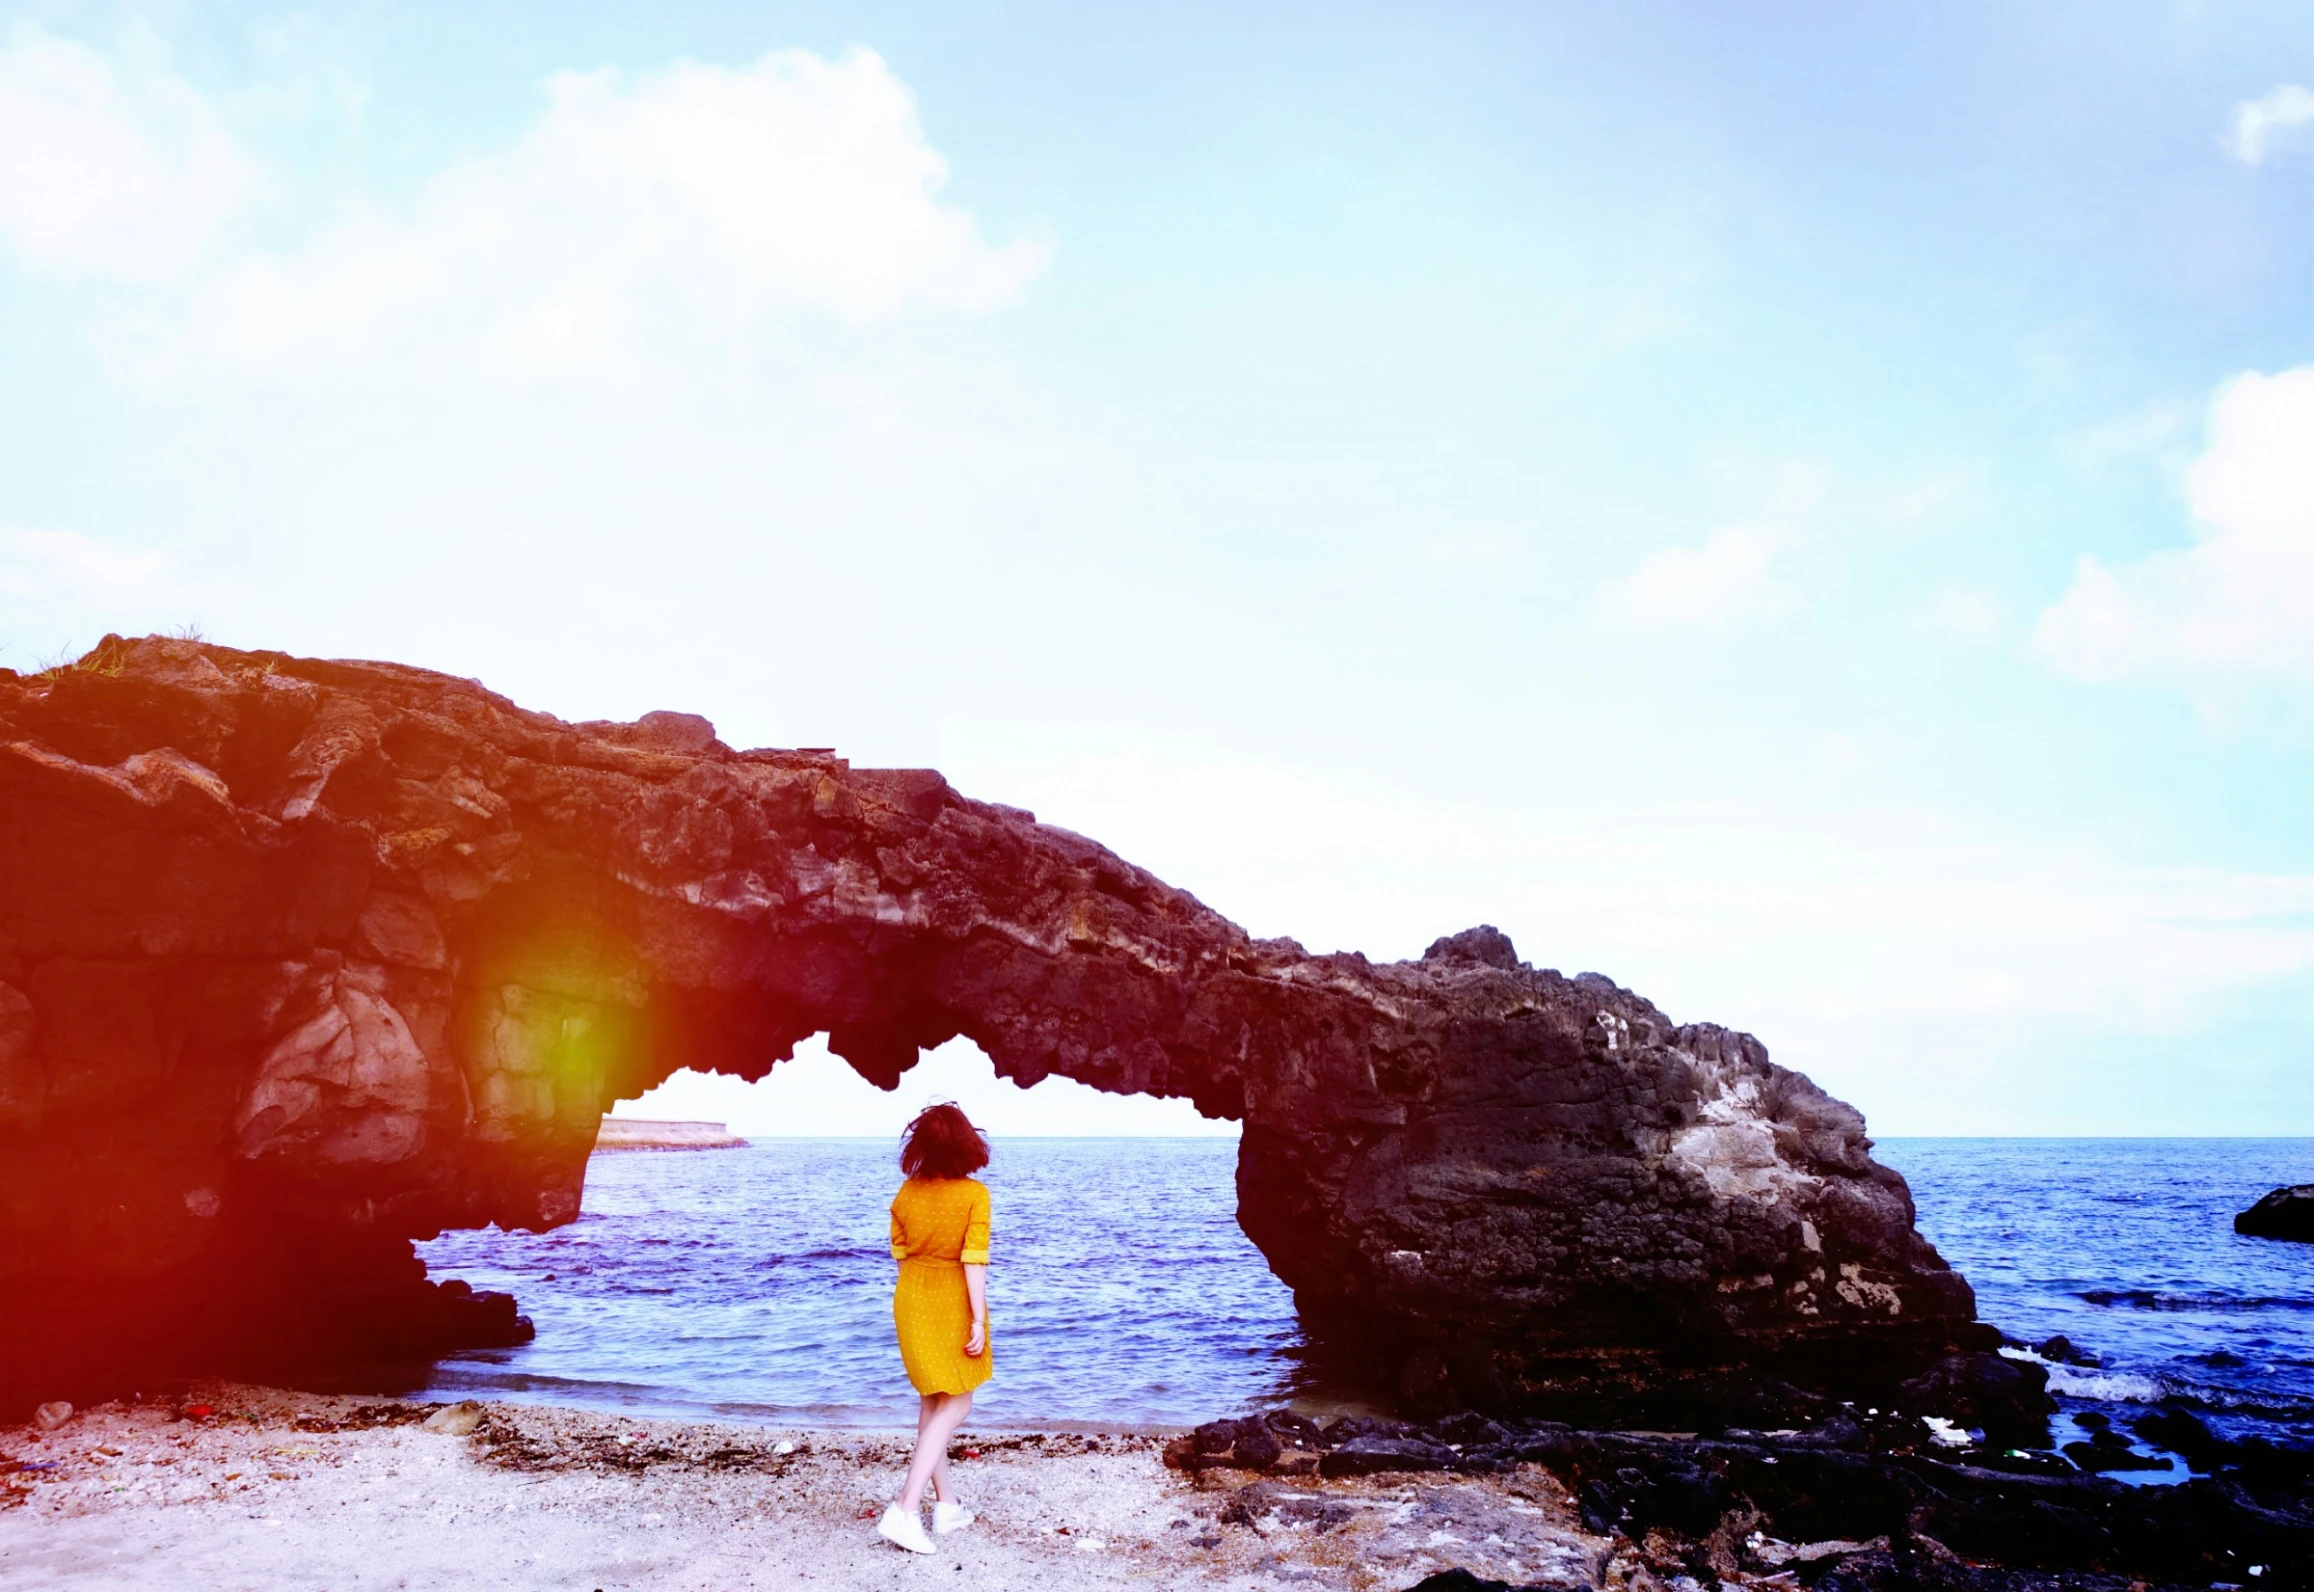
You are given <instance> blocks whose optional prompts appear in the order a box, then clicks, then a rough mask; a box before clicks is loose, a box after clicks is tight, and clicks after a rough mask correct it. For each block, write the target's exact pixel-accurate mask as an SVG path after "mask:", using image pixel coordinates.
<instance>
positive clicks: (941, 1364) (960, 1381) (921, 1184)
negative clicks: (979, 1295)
mask: <svg viewBox="0 0 2314 1592" xmlns="http://www.w3.org/2000/svg"><path fill="white" fill-rule="evenodd" d="M892 1258H893V1259H894V1260H896V1261H898V1262H899V1263H900V1281H899V1283H898V1285H897V1286H896V1287H894V1288H893V1290H892V1324H893V1325H894V1326H895V1327H897V1328H899V1331H900V1360H901V1363H902V1364H904V1365H906V1366H907V1368H908V1380H909V1381H910V1382H913V1383H914V1384H915V1385H916V1391H917V1392H919V1393H969V1392H971V1391H972V1390H973V1389H974V1388H976V1387H978V1386H980V1384H981V1383H983V1382H985V1381H987V1380H988V1373H989V1368H990V1366H991V1364H992V1363H993V1362H994V1360H995V1358H996V1352H995V1347H994V1345H993V1344H989V1343H983V1344H982V1345H981V1346H980V1353H978V1354H976V1355H968V1354H966V1353H965V1352H964V1336H965V1334H966V1333H968V1332H970V1331H971V1330H972V1299H971V1296H970V1295H968V1294H967V1293H966V1292H965V1291H964V1268H965V1267H966V1266H967V1265H974V1266H985V1265H987V1264H988V1185H987V1184H985V1183H983V1182H981V1181H980V1180H979V1179H978V1178H970V1177H942V1178H931V1177H912V1178H910V1179H908V1181H907V1182H905V1183H903V1184H901V1185H900V1192H899V1193H897V1194H895V1195H893V1196H892Z"/></svg>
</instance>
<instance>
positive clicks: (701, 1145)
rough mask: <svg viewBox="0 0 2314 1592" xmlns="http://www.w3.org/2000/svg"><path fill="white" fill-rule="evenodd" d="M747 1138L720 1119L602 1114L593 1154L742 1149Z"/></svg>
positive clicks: (745, 1145) (745, 1144)
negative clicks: (682, 1119) (661, 1119)
mask: <svg viewBox="0 0 2314 1592" xmlns="http://www.w3.org/2000/svg"><path fill="white" fill-rule="evenodd" d="M746 1147H747V1141H746V1140H745V1139H743V1138H741V1137H740V1136H739V1135H738V1134H736V1133H733V1132H732V1131H731V1130H730V1128H728V1127H726V1126H725V1125H724V1124H723V1123H720V1122H653V1121H650V1120H648V1119H646V1118H642V1117H605V1118H603V1125H602V1128H601V1130H600V1131H599V1132H597V1133H596V1134H595V1153H596V1154H598V1155H599V1154H601V1153H603V1152H604V1151H606V1150H741V1149H745V1148H746Z"/></svg>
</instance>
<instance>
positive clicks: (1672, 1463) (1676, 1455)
mask: <svg viewBox="0 0 2314 1592" xmlns="http://www.w3.org/2000/svg"><path fill="white" fill-rule="evenodd" d="M1932 1415H1934V1411H1932V1410H1927V1409H1923V1408H1920V1407H1918V1406H1915V1407H1913V1408H1910V1409H1906V1408H1901V1407H1899V1408H1867V1409H1863V1410H1841V1411H1839V1412H1837V1413H1835V1414H1832V1415H1830V1416H1828V1417H1827V1418H1826V1419H1824V1420H1822V1421H1821V1422H1819V1423H1817V1424H1816V1425H1814V1426H1812V1427H1810V1428H1807V1429H1804V1430H1799V1431H1776V1432H1758V1431H1746V1430H1741V1429H1726V1430H1721V1431H1717V1432H1713V1433H1710V1434H1703V1433H1662V1432H1632V1431H1582V1430H1576V1429H1573V1428H1570V1427H1567V1426H1564V1425H1559V1424H1556V1423H1550V1422H1540V1421H1521V1420H1516V1419H1513V1420H1508V1421H1504V1420H1498V1419H1493V1418H1489V1417H1486V1416H1481V1415H1477V1414H1467V1413H1466V1414H1464V1415H1460V1416H1456V1417H1453V1418H1450V1419H1447V1420H1444V1421H1434V1422H1430V1423H1424V1424H1416V1423H1408V1422H1401V1421H1387V1420H1379V1419H1374V1418H1370V1417H1343V1418H1341V1419H1338V1420H1336V1421H1333V1422H1329V1423H1326V1424H1324V1425H1318V1424H1315V1423H1312V1422H1310V1421H1308V1420H1306V1419H1305V1418H1303V1417H1301V1416H1298V1415H1294V1414H1292V1413H1290V1412H1282V1411H1281V1412H1276V1413H1271V1414H1267V1415H1254V1416H1247V1417H1242V1418H1239V1419H1235V1420H1227V1421H1216V1422H1212V1423H1209V1424H1207V1425H1205V1426H1202V1427H1199V1428H1198V1429H1197V1431H1196V1432H1194V1433H1192V1434H1191V1435H1190V1436H1188V1437H1186V1438H1181V1439H1176V1440H1175V1441H1174V1442H1173V1443H1171V1444H1169V1445H1168V1446H1167V1449H1166V1452H1165V1458H1166V1463H1167V1464H1169V1465H1172V1466H1175V1467H1176V1468H1181V1469H1189V1470H1194V1471H1196V1472H1198V1473H1199V1474H1200V1475H1201V1476H1203V1477H1211V1478H1216V1479H1218V1478H1219V1477H1221V1476H1222V1475H1225V1474H1233V1473H1234V1474H1242V1473H1244V1472H1245V1471H1247V1470H1260V1469H1267V1470H1270V1471H1273V1472H1275V1471H1286V1470H1294V1469H1299V1470H1302V1471H1304V1472H1305V1473H1306V1472H1307V1471H1308V1470H1313V1469H1314V1471H1315V1472H1316V1474H1318V1475H1319V1476H1323V1477H1336V1476H1362V1477H1372V1476H1380V1475H1385V1474H1463V1475H1508V1474H1513V1473H1517V1472H1519V1471H1520V1470H1521V1469H1522V1468H1524V1467H1534V1466H1540V1467H1542V1468H1543V1469H1544V1470H1547V1471H1548V1472H1549V1473H1550V1474H1551V1475H1552V1476H1553V1477H1555V1478H1556V1479H1557V1481H1558V1482H1559V1483H1560V1484H1561V1485H1562V1486H1563V1487H1564V1488H1565V1489H1566V1490H1567V1493H1568V1495H1569V1497H1570V1498H1571V1499H1572V1500H1573V1503H1574V1506H1575V1508H1576V1510H1577V1512H1578V1514H1579V1516H1580V1519H1581V1522H1582V1525H1583V1528H1584V1529H1585V1530H1586V1531H1588V1532H1590V1533H1591V1534H1593V1535H1594V1536H1596V1537H1598V1538H1599V1539H1601V1540H1602V1541H1610V1542H1612V1541H1626V1542H1630V1543H1633V1544H1637V1545H1638V1547H1639V1549H1640V1550H1641V1557H1642V1558H1643V1559H1644V1560H1645V1562H1646V1563H1647V1564H1648V1565H1649V1566H1650V1567H1651V1568H1652V1570H1653V1571H1654V1572H1655V1573H1656V1574H1657V1575H1659V1576H1661V1577H1664V1578H1676V1577H1678V1576H1683V1575H1684V1576H1689V1577H1692V1578H1694V1579H1695V1581H1696V1582H1697V1583H1698V1584H1700V1585H1702V1586H1710V1585H1712V1584H1714V1582H1715V1580H1716V1581H1720V1582H1725V1581H1729V1580H1734V1579H1741V1578H1744V1577H1750V1576H1774V1575H1778V1574H1784V1573H1789V1574H1790V1575H1791V1576H1792V1577H1793V1578H1794V1579H1795V1580H1796V1581H1797V1582H1798V1583H1799V1584H1801V1585H1805V1586H1809V1587H1829V1588H1833V1589H1835V1592H1847V1589H1851V1588H1864V1589H1877V1588H1883V1587H1899V1586H1903V1587H1935V1588H1945V1587H1949V1588H1956V1589H1957V1588H1984V1589H1988V1592H1990V1589H2002V1588H2016V1589H2024V1588H2054V1587H2059V1586H2065V1587H2089V1586H2097V1585H2106V1584H2110V1585H2111V1586H2113V1587H2115V1588H2117V1589H2118V1588H2121V1587H2126V1586H2130V1585H2132V1584H2135V1585H2145V1584H2148V1583H2166V1584H2175V1585H2181V1586H2182V1585H2191V1586H2209V1585H2212V1584H2215V1583H2226V1582H2231V1583H2234V1584H2239V1585H2251V1586H2263V1587H2272V1586H2291V1587H2302V1586H2308V1585H2314V1453H2309V1452H2304V1451H2297V1450H2290V1449H2282V1448H2277V1447H2274V1446H2272V1445H2269V1444H2265V1443H2258V1442H2252V1443H2231V1442H2225V1441H2222V1440H2220V1439H2217V1438H2215V1437H2213V1436H2212V1435H2211V1434H2210V1433H2209V1431H2208V1429H2207V1428H2206V1427H2205V1426H2203V1425H2202V1424H2201V1422H2199V1421H2198V1420H2196V1419H2195V1418H2194V1416H2193V1415H2192V1414H2191V1413H2190V1412H2187V1411H2183V1410H2177V1409H2164V1410H2156V1411H2153V1412H2150V1413H2149V1414H2147V1415H2146V1416H2144V1417H2143V1418H2141V1419H2140V1420H2139V1421H2138V1422H2137V1423H2136V1430H2137V1432H2138V1434H2139V1436H2140V1437H2141V1438H2143V1439H2144V1440H2146V1441H2148V1442H2161V1443H2163V1444H2164V1445H2165V1446H2168V1445H2172V1444H2174V1447H2172V1452H2174V1453H2176V1454H2178V1455H2180V1456H2181V1457H2183V1458H2184V1459H2185V1461H2186V1463H2187V1464H2188V1465H2190V1466H2191V1468H2192V1470H2193V1472H2194V1474H2193V1475H2192V1476H2191V1477H2190V1479H2186V1480H2184V1481H2182V1482H2180V1483H2178V1484H2175V1485H2164V1486H2146V1487H2129V1486H2125V1485H2123V1484H2121V1483H2119V1482H2117V1481H2114V1480H2111V1479H2109V1477H2108V1476H2107V1475H2105V1474H2103V1472H2107V1471H2112V1470H2118V1469H2162V1470H2173V1469H2175V1468H2176V1467H2173V1466H2172V1465H2171V1463H2170V1461H2169V1460H2168V1459H2167V1458H2155V1457H2151V1456H2146V1455H2143V1454H2138V1453H2136V1452H2134V1451H2133V1450H2132V1448H2131V1445H2130V1444H2129V1443H2128V1442H2127V1441H2126V1440H2124V1439H2122V1438H2121V1437H2120V1436H2119V1434H2118V1433H2112V1434H2110V1436H2108V1435H2107V1434H2106V1433H2103V1432H2101V1433H2100V1435H2099V1439H2098V1440H2096V1441H2094V1442H2089V1443H2078V1444H2073V1445H2069V1447H2068V1448H2067V1449H2066V1451H2065V1456H2060V1455H2057V1454H2053V1453H2050V1452H2047V1451H2045V1450H2044V1451H2030V1450H2013V1449H2010V1448H2007V1447H2005V1446H2002V1445H2000V1444H1997V1443H1993V1444H1988V1443H1985V1442H1983V1441H1981V1440H1980V1439H1981V1437H1982V1434H1967V1435H1963V1436H1962V1438H1961V1440H1960V1443H1959V1445H1958V1446H1957V1447H1956V1446H1955V1444H1954V1443H1953V1442H1952V1440H1951V1435H1950V1434H1951V1433H1952V1432H1953V1431H1954V1430H1955V1428H1954V1423H1953V1422H1952V1421H1951V1419H1950V1418H1949V1417H1945V1416H1936V1417H1935V1418H1934V1419H1931V1418H1930V1417H1931V1416H1932ZM2044 1440H2045V1434H2044ZM2075 1448H2079V1449H2083V1450H2087V1451H2089V1452H2088V1453H2087V1454H2086V1455H2085V1456H2082V1457H2079V1458H2072V1457H2067V1456H2072V1451H2073V1449H2075ZM1273 1449H1274V1450H1275V1451H1276V1453H1277V1455H1278V1457H1277V1458H1275V1459H1272V1460H1269V1461H1267V1462H1266V1464H1264V1463H1261V1461H1262V1460H1263V1456H1264V1455H1267V1454H1269V1453H1271V1452H1272V1450H1273ZM1304 1456H1314V1458H1315V1464H1314V1466H1305V1465H1301V1464H1300V1463H1299V1462H1300V1460H1301V1458H1302V1457H1304ZM1267 1485H1270V1484H1267V1483H1253V1484H1249V1488H1248V1491H1251V1490H1252V1489H1255V1488H1260V1487H1263V1486H1267ZM1248 1507H1250V1506H1248ZM2084 1576H2087V1577H2089V1579H2086V1580H2085V1579H2083V1577H2084ZM2097 1577H2111V1578H2113V1579H2112V1580H2111V1581H2110V1582H2109V1583H2107V1582H2101V1581H2099V1580H2097V1579H2096V1578H2097ZM1421 1584H1422V1585H1424V1586H1426V1587H1428V1586H1436V1587H1448V1586H1463V1587H1467V1586H1469V1585H1472V1584H1473V1583H1472V1582H1471V1581H1468V1580H1462V1581H1456V1580H1452V1579H1444V1580H1438V1581H1435V1582H1427V1581H1426V1582H1424V1583H1421ZM1476 1584H1479V1585H1486V1584H1489V1583H1487V1582H1485V1581H1483V1580H1481V1581H1479V1582H1477V1583H1476ZM1493 1584H1496V1585H1501V1584H1505V1583H1500V1582H1496V1583H1493ZM1538 1584H1540V1583H1538ZM1583 1584H1596V1583H1583Z"/></svg>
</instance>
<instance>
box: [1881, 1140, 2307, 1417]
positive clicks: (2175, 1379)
mask: <svg viewBox="0 0 2314 1592" xmlns="http://www.w3.org/2000/svg"><path fill="white" fill-rule="evenodd" d="M1873 1153H1874V1155H1875V1156H1876V1157H1877V1158H1878V1159H1879V1160H1881V1161H1882V1162H1884V1163H1886V1164H1887V1165H1889V1166H1893V1167H1895V1168H1896V1169H1897V1170H1898V1171H1900V1172H1902V1173H1903V1174H1904V1176H1905V1180H1906V1181H1907V1182H1909V1183H1910V1184H1911V1185H1912V1195H1913V1201H1914V1204H1915V1205H1916V1206H1917V1207H1918V1209H1919V1219H1920V1229H1921V1231H1922V1232H1924V1233H1926V1234H1927V1235H1928V1237H1929V1238H1930V1240H1931V1241H1933V1242H1934V1243H1935V1244H1936V1246H1937V1248H1938V1249H1939V1250H1940V1251H1942V1253H1943V1255H1944V1258H1945V1259H1946V1260H1948V1261H1950V1262H1951V1263H1952V1264H1953V1265H1954V1266H1955V1267H1956V1268H1958V1270H1959V1271H1960V1273H1961V1274H1962V1275H1963V1276H1965V1277H1967V1278H1968V1280H1969V1282H1970V1283H1971V1284H1972V1285H1973V1286H1974V1287H1975V1289H1976V1293H1977V1313H1978V1314H1979V1315H1980V1316H1982V1317H1983V1318H1984V1319H1985V1320H1987V1321H1990V1322H1992V1323H1993V1324H1994V1325H1995V1326H1997V1327H1999V1328H2000V1329H2001V1330H2002V1331H2004V1332H2006V1333H2008V1334H2009V1335H2010V1336H2011V1337H2013V1338H2018V1339H2022V1340H2024V1341H2025V1342H2028V1343H2041V1342H2045V1341H2046V1340H2047V1339H2049V1338H2050V1337H2052V1336H2057V1335H2062V1336H2063V1337H2065V1338H2067V1339H2069V1340H2070V1341H2071V1342H2072V1343H2073V1344H2074V1345H2075V1346H2076V1347H2077V1348H2080V1349H2083V1350H2086V1351H2088V1352H2089V1353H2090V1354H2092V1355H2094V1356H2095V1357H2096V1359H2097V1361H2098V1363H2097V1364H2096V1365H2095V1366H2093V1367H2077V1366H2069V1365H2062V1364H2058V1365H2051V1366H2050V1367H2049V1386H2050V1389H2051V1391H2052V1392H2054V1393H2055V1394H2057V1396H2058V1403H2059V1405H2060V1408H2061V1409H2062V1411H2063V1412H2064V1413H2065V1414H2066V1415H2068V1416H2070V1415H2072V1414H2077V1413H2091V1414H2101V1415H2104V1416H2106V1417H2108V1418H2109V1419H2113V1420H2120V1421H2125V1420H2126V1419H2127V1418H2128V1417H2129V1416H2130V1415H2131V1414H2133V1413H2141V1412H2142V1411H2143V1409H2144V1407H2146V1406H2148V1405H2151V1404H2154V1403H2157V1402H2160V1401H2162V1400H2166V1399H2176V1400H2180V1401H2182V1402H2184V1403H2185V1404H2187V1405H2188V1406H2189V1407H2191V1408H2192V1409H2193V1410H2194V1411H2195V1412H2196V1413H2197V1414H2199V1415H2200V1416H2201V1417H2202V1418H2203V1419H2204V1420H2205V1421H2206V1422H2207V1423H2208V1424H2209V1425H2210V1426H2211V1427H2212V1429H2214V1430H2216V1431H2219V1432H2221V1433H2223V1434H2225V1435H2227V1436H2232V1437H2247V1436H2263V1437H2266V1438H2269V1439H2272V1440H2276V1441H2283V1442H2291V1443H2297V1444H2314V1244H2290V1243H2279V1242H2276V1241H2275V1240H2273V1239H2266V1238H2243V1237H2240V1236H2238V1235H2237V1234H2236V1233H2235V1232H2234V1228H2233V1222H2234V1216H2235V1213H2237V1212H2238V1211H2241V1210H2242V1209H2244V1208H2245V1207H2246V1206H2248V1205H2249V1204H2251V1203H2252V1202H2253V1201H2254V1200H2256V1199H2257V1198H2258V1197H2259V1196H2260V1195H2262V1194H2264V1193H2266V1192H2267V1191H2268V1190H2270V1189H2273V1188H2276V1187H2279V1186H2280V1185H2282V1184H2285V1183H2308V1182H2314V1139H1883V1140H1881V1141H1880V1142H1879V1143H1878V1145H1877V1146H1876V1147H1875V1149H1874V1151H1873ZM2035 1358H2038V1356H2035ZM2057 1435H2058V1437H2059V1439H2060V1440H2063V1439H2065V1438H2069V1437H2071V1436H2072V1435H2074V1434H2073V1433H2071V1432H2068V1431H2065V1430H2064V1429H2063V1423H2062V1421H2061V1422H2060V1426H2059V1431H2058V1434H2057Z"/></svg>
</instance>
